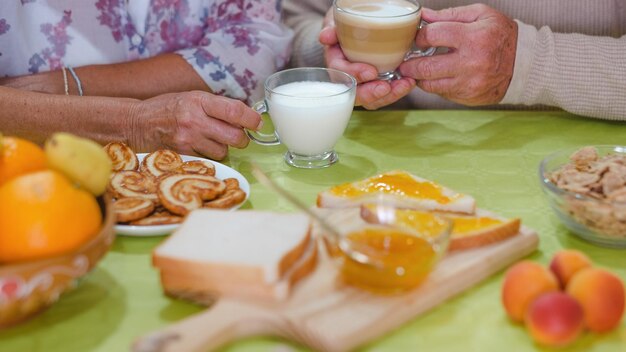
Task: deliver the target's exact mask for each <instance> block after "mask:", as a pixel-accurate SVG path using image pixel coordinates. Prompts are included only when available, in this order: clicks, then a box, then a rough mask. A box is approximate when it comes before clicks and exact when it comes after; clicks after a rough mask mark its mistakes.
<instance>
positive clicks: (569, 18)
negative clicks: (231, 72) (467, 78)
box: [283, 0, 626, 120]
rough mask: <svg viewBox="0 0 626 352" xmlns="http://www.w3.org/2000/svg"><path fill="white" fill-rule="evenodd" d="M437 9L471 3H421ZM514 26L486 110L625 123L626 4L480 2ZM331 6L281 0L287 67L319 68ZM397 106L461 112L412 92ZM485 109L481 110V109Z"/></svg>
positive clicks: (609, 0) (600, 0) (317, 0)
mask: <svg viewBox="0 0 626 352" xmlns="http://www.w3.org/2000/svg"><path fill="white" fill-rule="evenodd" d="M420 2H421V4H422V5H423V6H424V7H428V8H432V9H442V8H447V7H453V6H461V5H467V4H471V3H474V2H476V1H468V0H422V1H420ZM482 2H483V3H485V4H487V5H489V6H492V7H494V8H496V9H498V10H500V11H502V12H503V13H505V14H507V15H508V16H510V17H512V18H515V19H516V20H517V23H518V28H519V35H518V42H517V54H516V59H515V67H514V73H513V79H512V80H511V84H510V85H509V89H508V91H507V93H506V95H505V97H504V99H503V100H502V101H501V102H500V104H501V105H498V106H495V107H490V108H510V107H511V105H512V106H513V108H528V106H531V108H538V107H541V106H551V107H558V108H562V109H564V110H567V111H570V112H573V113H576V114H580V115H584V116H591V117H598V118H605V119H615V120H626V1H623V0H593V1H589V0H523V1H522V0H517V1H516V0H483V1H482ZM331 4H332V1H329V0H285V1H283V7H284V15H285V21H286V23H287V24H288V25H289V26H290V27H291V28H293V29H294V31H295V38H294V43H293V54H292V65H293V66H324V59H323V54H322V47H321V45H320V44H319V42H318V40H317V37H318V34H319V31H320V29H321V26H322V20H323V16H324V14H325V13H326V11H327V10H328V9H329V8H330V6H331ZM394 107H396V108H406V107H418V108H430V109H432V108H448V109H449V108H461V107H462V106H460V105H458V104H455V103H452V102H449V101H446V100H444V99H442V98H440V97H438V96H435V95H433V94H428V93H425V92H424V91H421V90H420V89H419V88H416V89H415V90H414V91H413V92H412V93H411V95H410V96H409V97H408V101H404V102H402V103H399V104H396V105H394ZM483 108H484V107H483Z"/></svg>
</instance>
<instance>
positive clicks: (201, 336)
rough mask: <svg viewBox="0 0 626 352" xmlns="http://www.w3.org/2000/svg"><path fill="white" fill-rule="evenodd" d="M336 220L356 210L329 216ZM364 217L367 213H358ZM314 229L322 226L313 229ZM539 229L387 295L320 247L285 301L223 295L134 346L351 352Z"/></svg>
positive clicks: (452, 258) (530, 240) (497, 264)
mask: <svg viewBox="0 0 626 352" xmlns="http://www.w3.org/2000/svg"><path fill="white" fill-rule="evenodd" d="M325 215H326V216H327V218H328V219H329V220H330V221H331V222H333V223H335V224H341V223H345V222H346V221H353V220H354V219H355V217H356V218H359V217H358V212H357V213H351V212H350V211H332V212H329V213H327V214H325ZM359 219H360V218H359ZM314 232H319V229H316V228H314ZM538 242H539V240H538V237H537V234H536V233H535V232H534V231H533V230H531V229H529V228H527V227H524V226H522V228H521V230H520V233H519V234H518V235H516V236H513V237H511V238H509V239H507V240H505V241H502V242H499V243H496V244H492V245H489V246H485V247H481V248H478V249H473V250H466V251H460V252H455V253H451V254H448V255H447V256H446V257H445V258H444V259H443V260H442V261H441V262H440V263H439V264H438V265H437V267H436V269H435V270H434V271H433V272H432V273H431V274H430V276H429V278H428V279H427V281H426V282H425V283H424V284H422V285H421V286H420V287H418V288H417V289H415V290H413V291H410V292H407V293H403V294H400V295H391V296H380V295H374V294H370V293H368V292H365V291H361V290H358V289H355V288H351V287H348V286H345V285H342V284H341V282H339V280H338V279H337V270H336V267H335V266H334V264H333V263H332V262H331V260H330V259H329V258H328V257H327V255H326V254H325V252H324V251H323V250H321V252H322V253H320V256H319V263H318V267H317V269H316V270H315V272H313V273H312V274H311V275H310V276H309V277H307V278H306V279H304V280H303V281H302V282H300V283H299V284H298V285H297V286H296V287H295V288H294V290H293V292H292V294H291V296H290V297H289V298H288V299H287V300H286V301H284V302H276V303H271V304H270V303H260V302H250V301H243V300H237V299H234V298H229V297H222V298H220V299H219V300H218V301H216V303H214V304H213V305H212V306H211V307H210V308H208V309H207V310H206V311H204V312H201V313H198V314H196V315H194V316H191V317H189V318H187V319H184V320H182V321H180V322H177V323H175V324H173V325H170V326H167V327H165V328H163V329H162V330H158V331H156V332H153V333H150V334H148V335H146V336H143V337H141V338H139V339H138V340H137V341H135V343H134V345H133V350H134V351H141V352H147V351H160V352H166V351H172V352H173V351H177V352H181V351H185V352H187V351H207V350H210V349H214V348H216V347H219V346H221V345H223V344H225V343H228V342H231V341H233V340H236V339H238V338H242V337H246V336H252V335H274V336H280V337H283V338H285V339H288V340H292V341H295V342H298V343H301V344H303V345H305V346H309V347H311V348H313V349H315V350H319V351H346V350H350V349H353V348H355V347H357V346H360V345H362V344H365V343H367V342H369V341H371V340H373V339H375V338H377V337H380V336H381V335H383V334H385V333H387V332H389V331H391V330H393V329H395V328H397V327H399V326H400V325H402V324H404V323H406V322H407V321H409V320H411V319H414V318H415V317H417V316H419V315H420V314H421V313H423V312H425V311H427V310H429V309H431V308H433V307H435V306H437V305H438V304H440V303H442V302H444V301H446V300H447V299H449V298H451V297H453V296H454V295H456V294H458V293H460V292H462V291H464V290H466V289H468V288H470V287H472V286H474V285H476V284H477V283H479V282H480V281H482V280H484V279H485V278H487V277H489V276H490V275H492V274H494V273H496V272H498V271H500V270H502V269H503V268H505V267H507V266H508V265H510V264H511V263H513V262H515V261H517V260H519V259H520V258H522V257H524V256H526V255H527V254H529V253H531V252H533V251H534V250H535V249H536V248H537V245H538Z"/></svg>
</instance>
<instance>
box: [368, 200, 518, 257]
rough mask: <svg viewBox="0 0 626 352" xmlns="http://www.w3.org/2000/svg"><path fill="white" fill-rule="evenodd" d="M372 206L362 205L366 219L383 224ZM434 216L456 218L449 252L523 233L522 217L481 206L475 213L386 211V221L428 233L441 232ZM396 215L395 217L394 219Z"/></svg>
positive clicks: (453, 219)
mask: <svg viewBox="0 0 626 352" xmlns="http://www.w3.org/2000/svg"><path fill="white" fill-rule="evenodd" d="M373 209H375V208H374V207H371V206H367V205H364V206H361V217H362V218H363V220H365V221H367V222H369V223H374V224H379V223H381V222H383V220H382V219H380V216H379V215H378V214H376V212H375V211H374V210H373ZM432 215H440V216H443V217H446V218H448V219H449V220H451V221H452V223H453V226H452V232H451V234H450V240H449V244H448V250H449V251H455V250H464V249H470V248H476V247H481V246H486V245H489V244H492V243H495V242H499V241H502V240H505V239H507V238H509V237H512V236H515V235H517V234H518V233H519V228H520V223H521V222H520V219H519V218H514V219H506V218H502V217H499V216H497V215H494V214H492V213H490V212H487V211H484V210H481V209H478V210H477V212H476V214H474V215H465V214H453V213H442V212H424V211H419V210H412V209H395V213H394V214H393V215H390V214H389V213H388V212H386V213H385V214H384V216H383V217H384V218H385V219H384V222H395V223H400V224H402V225H404V226H408V227H411V228H414V229H416V230H417V231H419V232H422V233H427V234H435V233H437V229H436V228H434V226H435V225H436V222H434V221H433V220H432V219H431V218H432ZM391 217H393V219H390V218H391Z"/></svg>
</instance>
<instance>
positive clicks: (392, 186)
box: [330, 172, 456, 204]
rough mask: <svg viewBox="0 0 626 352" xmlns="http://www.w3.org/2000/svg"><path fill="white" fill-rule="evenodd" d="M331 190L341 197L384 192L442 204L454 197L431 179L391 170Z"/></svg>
mask: <svg viewBox="0 0 626 352" xmlns="http://www.w3.org/2000/svg"><path fill="white" fill-rule="evenodd" d="M330 192H331V193H332V194H334V195H336V196H339V197H358V196H361V195H364V194H374V193H383V194H391V195H395V196H403V197H410V198H418V199H432V200H434V201H436V202H437V203H440V204H447V203H450V202H451V201H452V200H453V198H456V197H454V196H453V197H449V196H446V195H444V194H443V188H442V187H441V186H440V185H438V184H436V183H434V182H431V181H418V180H416V179H415V178H414V177H413V176H411V175H410V174H409V173H407V172H393V173H392V172H389V173H385V174H382V175H378V176H374V177H370V178H368V179H366V180H364V181H361V182H359V183H357V184H352V183H345V184H342V185H339V186H336V187H333V188H332V189H331V190H330Z"/></svg>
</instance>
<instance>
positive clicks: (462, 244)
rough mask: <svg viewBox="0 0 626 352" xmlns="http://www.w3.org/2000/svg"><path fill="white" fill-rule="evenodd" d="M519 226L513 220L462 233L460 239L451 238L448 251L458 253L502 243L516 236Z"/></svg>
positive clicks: (515, 219) (517, 222) (516, 219)
mask: <svg viewBox="0 0 626 352" xmlns="http://www.w3.org/2000/svg"><path fill="white" fill-rule="evenodd" d="M520 224H521V221H520V219H519V218H514V219H509V220H507V221H505V222H503V223H501V224H499V225H496V226H493V227H487V228H484V229H479V230H476V231H472V232H467V233H464V234H463V236H461V237H456V236H451V237H450V244H449V245H448V250H449V251H459V250H465V249H471V248H476V247H482V246H486V245H490V244H492V243H496V242H500V241H503V240H505V239H507V238H510V237H513V236H515V235H517V234H518V233H519V228H520Z"/></svg>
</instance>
